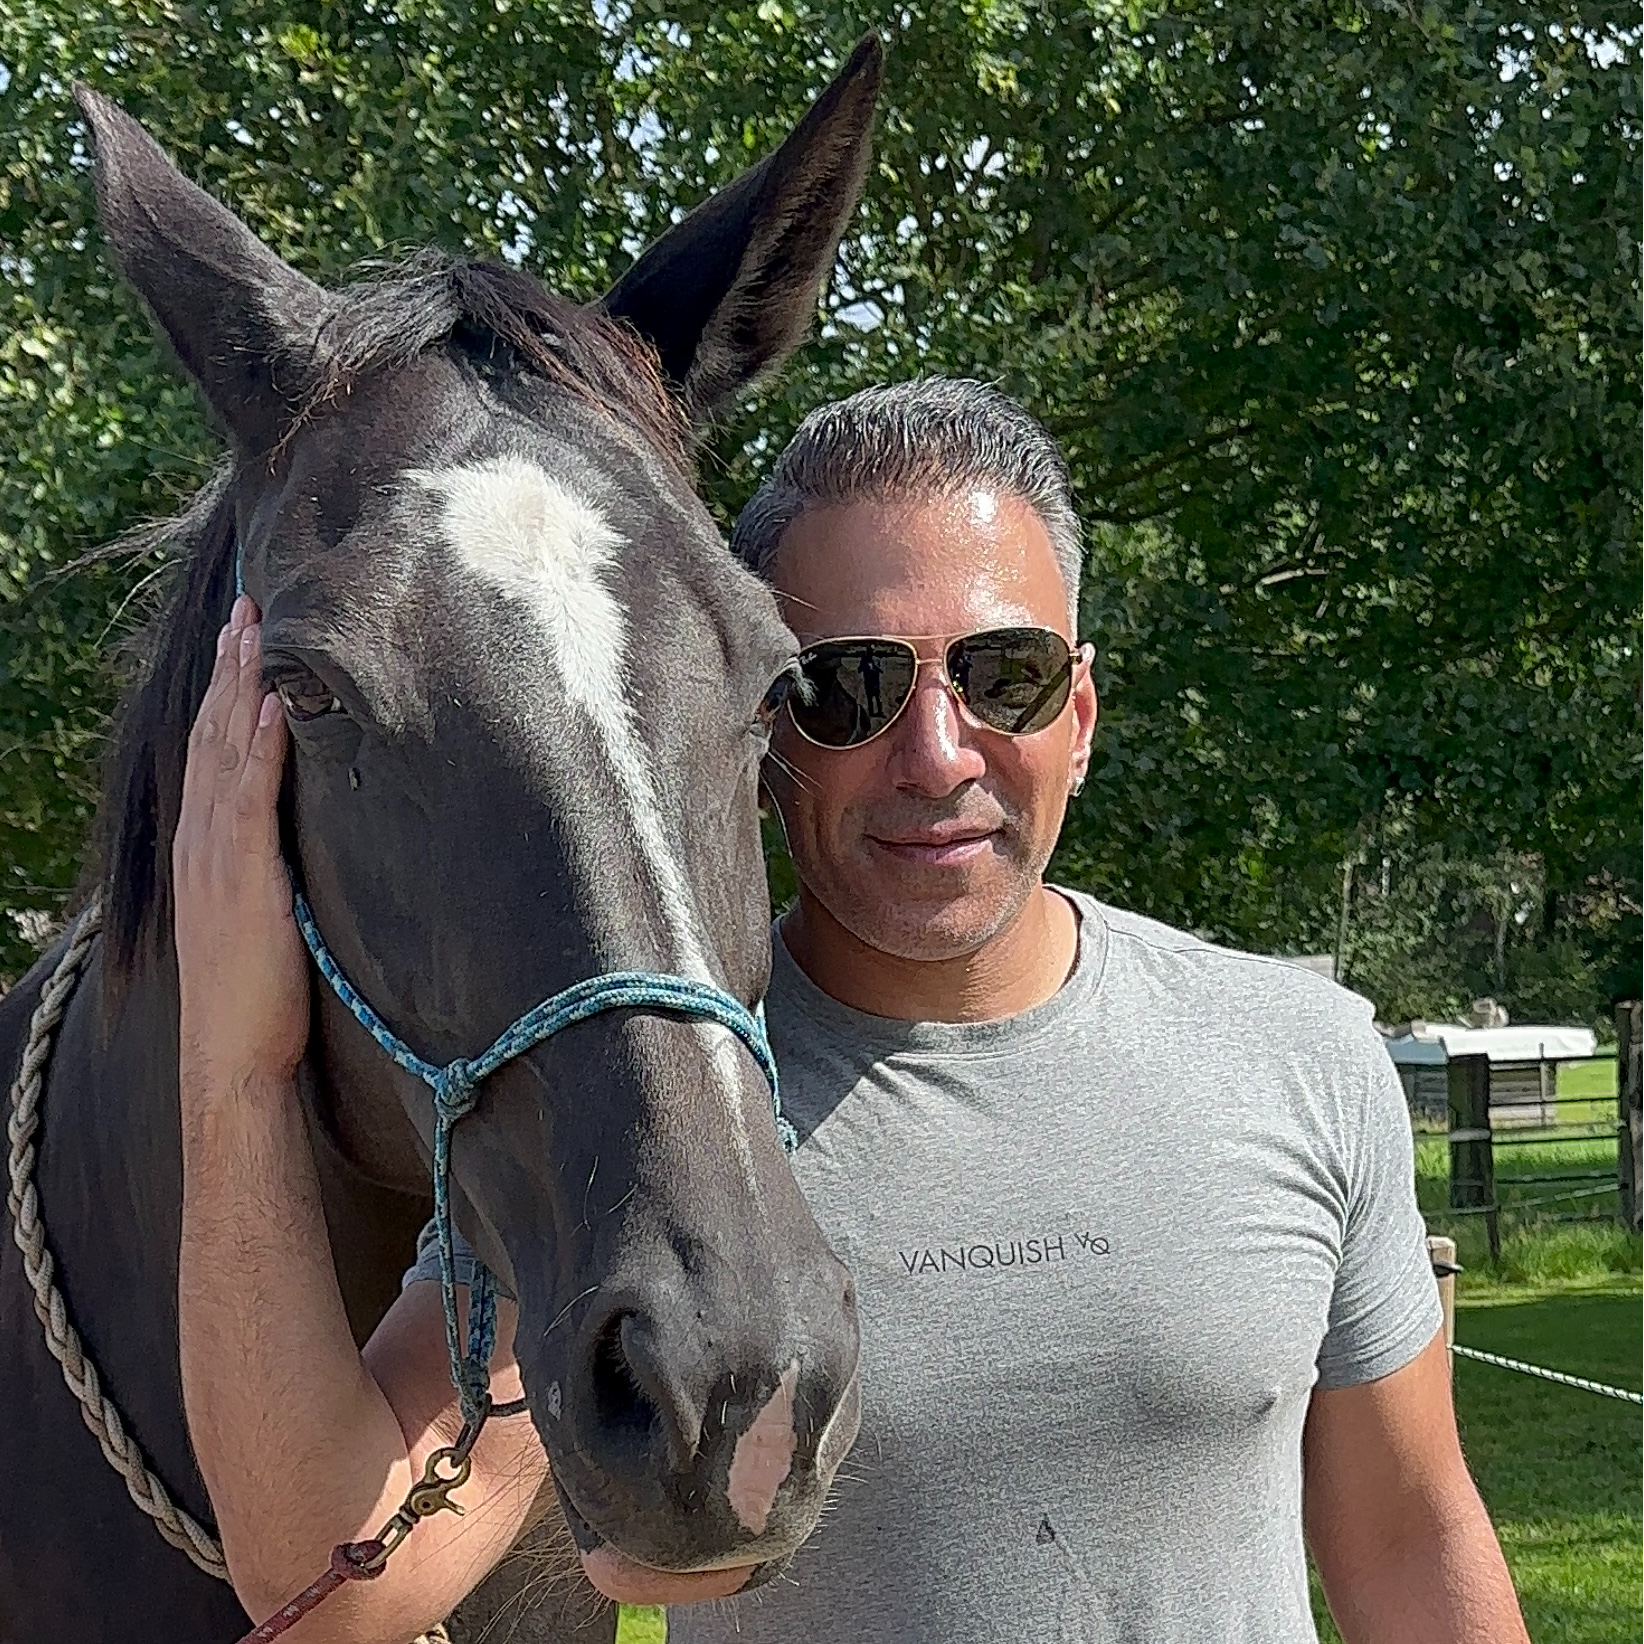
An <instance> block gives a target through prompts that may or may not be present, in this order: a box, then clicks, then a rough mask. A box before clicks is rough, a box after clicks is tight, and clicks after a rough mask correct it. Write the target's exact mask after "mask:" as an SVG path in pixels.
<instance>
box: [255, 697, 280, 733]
mask: <svg viewBox="0 0 1644 1644" xmlns="http://www.w3.org/2000/svg"><path fill="white" fill-rule="evenodd" d="M279 711H280V699H279V698H278V697H277V696H275V694H274V693H273V692H272V691H270V692H269V693H268V695H267V696H265V697H264V698H263V705H262V707H261V708H259V709H258V710H257V724H258V725H259V726H260V727H261V728H262V729H263V730H267V729H268V727H269V726H270V725H272V724H273V723H274V716H275V715H276V714H277V713H279Z"/></svg>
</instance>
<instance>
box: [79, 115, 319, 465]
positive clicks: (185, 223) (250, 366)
mask: <svg viewBox="0 0 1644 1644" xmlns="http://www.w3.org/2000/svg"><path fill="white" fill-rule="evenodd" d="M74 97H75V101H76V102H77V103H78V104H79V105H80V112H81V113H82V114H83V115H84V116H85V119H86V124H87V125H88V126H89V127H90V129H91V136H92V141H93V143H94V145H95V147H96V151H97V204H98V211H99V215H100V216H101V218H102V223H103V230H104V232H105V233H106V234H107V235H108V238H109V242H110V244H111V245H112V246H113V248H114V254H115V257H116V259H117V260H118V262H119V264H120V268H121V271H122V272H123V273H124V274H125V276H126V278H127V279H128V280H129V281H130V282H131V284H132V285H133V286H135V287H136V289H137V293H138V295H139V296H141V297H142V299H143V301H144V302H146V303H147V304H148V306H149V309H150V310H151V312H152V313H153V315H154V318H155V320H156V321H157V322H158V323H159V326H160V329H161V330H162V331H163V332H164V333H165V335H166V337H167V338H168V339H169V341H170V343H171V346H172V347H173V348H174V349H175V350H176V352H177V357H178V359H180V360H181V361H182V363H183V367H184V369H185V370H187V372H188V374H189V375H190V376H191V377H192V378H193V379H194V381H195V383H196V384H197V385H198V386H199V389H200V392H201V393H202V394H203V395H204V396H205V399H206V402H207V404H209V405H210V407H211V409H212V410H213V411H214V412H215V413H216V415H217V417H218V419H219V421H220V422H221V423H222V424H223V426H224V427H225V428H226V429H227V430H228V432H229V435H230V437H231V438H232V439H233V441H234V443H235V444H236V445H237V446H239V447H240V448H241V449H242V451H254V450H259V449H267V448H268V447H270V446H272V445H273V444H274V443H275V442H276V441H277V440H278V439H279V437H280V435H281V433H282V432H283V430H284V426H285V422H286V419H287V418H288V417H289V415H290V414H291V411H292V410H293V409H294V401H295V400H296V399H297V398H298V397H300V395H301V394H302V392H303V389H304V386H305V384H306V383H307V381H308V380H309V376H310V373H311V372H312V370H313V368H314V361H315V351H316V338H317V335H318V333H319V330H320V327H321V325H322V324H323V323H324V321H325V318H326V316H327V314H328V313H329V312H330V299H329V298H328V297H327V295H326V293H325V292H324V291H323V290H321V288H320V287H319V286H317V285H315V284H314V282H313V281H312V280H309V279H307V278H305V277H304V276H303V275H301V274H299V273H298V272H297V271H296V270H295V269H294V268H291V267H289V266H288V265H287V264H286V263H284V262H282V261H281V260H280V258H278V257H277V256H275V254H274V253H273V252H272V251H270V250H269V249H268V247H267V246H265V245H264V244H263V243H262V241H260V240H259V239H258V238H257V236H256V235H255V234H253V233H252V232H251V230H250V229H249V228H247V227H246V226H245V224H244V223H242V222H241V221H240V219H239V218H238V217H236V216H235V215H234V213H233V212H232V211H229V210H228V209H227V208H226V207H224V206H221V205H219V204H218V203H217V202H216V201H215V200H214V199H212V198H211V196H210V195H209V194H206V193H205V192H204V191H203V190H201V189H198V188H196V187H195V186H194V184H193V183H191V182H189V180H188V179H187V178H186V177H184V176H183V174H182V173H181V172H180V171H179V170H178V169H177V168H176V166H174V165H173V164H172V163H171V161H170V160H169V159H168V158H167V157H166V155H165V153H164V152H163V151H162V150H161V148H160V146H159V144H158V143H156V142H155V141H154V139H153V138H152V137H150V136H149V135H148V133H147V132H146V131H144V130H143V128H142V127H141V126H140V125H138V124H137V122H136V121H135V120H133V119H132V118H131V116H130V115H129V114H127V113H126V112H125V110H124V109H122V108H120V107H119V106H118V105H117V104H115V103H112V102H110V101H109V100H108V98H106V97H104V96H102V95H101V94H100V93H98V92H95V91H92V90H91V89H90V88H89V87H87V86H83V85H77V86H76V87H75V88H74Z"/></svg>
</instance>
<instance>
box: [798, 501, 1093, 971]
mask: <svg viewBox="0 0 1644 1644" xmlns="http://www.w3.org/2000/svg"><path fill="white" fill-rule="evenodd" d="M774 582H775V586H776V590H777V594H778V597H779V599H780V600H781V602H782V608H783V614H784V616H786V618H787V620H788V624H789V626H790V627H792V628H793V630H794V632H795V633H797V634H798V635H799V639H800V643H801V644H802V645H808V644H812V643H814V642H815V641H816V640H819V639H830V638H839V637H846V636H850V637H859V636H876V635H894V636H897V637H903V638H915V637H917V638H918V639H919V644H918V650H919V654H920V656H921V657H922V658H933V659H939V658H940V656H941V651H942V643H943V642H944V641H946V640H948V639H950V638H954V637H957V636H959V635H961V634H969V633H976V632H978V631H980V630H983V629H989V628H1012V627H1041V628H1052V629H1054V630H1055V631H1056V632H1057V633H1059V634H1061V635H1062V636H1063V638H1065V639H1068V640H1069V641H1070V642H1071V640H1072V637H1073V636H1072V634H1071V633H1070V632H1069V629H1068V614H1067V594H1066V591H1065V590H1064V588H1063V585H1062V577H1061V572H1060V570H1059V569H1058V567H1057V564H1056V555H1055V551H1054V550H1053V548H1052V547H1051V542H1050V537H1049V535H1048V533H1047V532H1046V530H1045V527H1044V525H1043V523H1042V522H1041V521H1040V519H1039V517H1038V515H1037V514H1035V513H1034V512H1033V510H1032V509H1031V508H1029V507H1028V506H1027V504H1026V503H1024V502H1022V501H1021V500H1020V499H1019V498H1017V497H1014V496H1011V495H1009V494H1006V493H999V492H995V491H993V490H990V489H985V488H981V487H975V488H971V489H966V490H963V491H960V492H958V493H957V494H954V495H950V496H937V497H929V498H921V499H918V500H904V501H897V502H853V503H847V504H841V505H838V506H835V507H828V508H818V509H813V510H810V511H808V512H806V513H805V514H802V515H801V516H800V517H799V518H798V519H797V520H795V521H794V523H793V524H792V525H791V526H789V527H788V529H787V531H786V533H785V534H784V535H783V538H782V543H781V547H780V548H779V550H778V552H777V556H776V564H775V567H774ZM931 636H939V638H933V637H931ZM1095 724H1096V690H1095V686H1094V685H1093V684H1092V682H1091V677H1090V663H1089V660H1088V657H1086V656H1084V655H1081V656H1080V657H1079V660H1078V662H1077V664H1076V666H1075V671H1074V678H1073V691H1072V696H1071V700H1070V702H1069V704H1068V707H1067V709H1066V710H1065V711H1064V712H1063V713H1062V714H1061V715H1060V717H1059V718H1057V719H1056V720H1055V721H1054V722H1053V723H1052V724H1051V725H1049V726H1047V727H1046V728H1045V729H1044V730H1041V731H1036V732H1034V733H1032V734H1031V735H1027V736H1007V735H1005V734H1003V733H1002V732H999V731H994V730H990V729H987V728H985V727H983V726H979V725H978V724H976V723H975V722H974V721H973V720H971V719H970V718H968V717H967V716H966V715H965V714H964V713H963V712H962V711H961V709H960V705H959V703H958V702H957V701H956V700H955V698H954V695H953V693H952V692H951V691H950V690H949V689H948V686H947V683H946V681H945V678H944V675H943V673H942V669H941V666H940V663H939V660H937V661H922V662H921V664H920V667H919V674H918V679H917V681H916V683H915V686H914V692H913V698H912V700H911V701H910V702H909V703H908V704H907V706H906V707H905V708H904V709H903V710H902V712H901V714H900V716H899V717H898V718H897V719H896V721H895V723H894V724H892V725H891V726H890V728H889V729H888V730H886V731H884V732H883V733H882V734H881V735H879V736H877V737H875V738H874V739H873V740H871V741H869V742H866V743H863V744H862V745H861V746H859V747H855V748H839V749H833V748H819V747H816V746H815V745H814V744H812V743H810V742H807V741H806V740H805V739H804V738H803V737H801V736H800V735H799V733H798V732H797V731H796V730H795V729H794V726H793V723H792V721H791V720H790V719H789V718H788V716H787V714H786V713H784V714H782V715H780V716H779V717H778V720H777V726H776V731H775V734H774V737H773V740H772V752H773V754H774V755H775V758H774V759H773V760H772V761H771V764H770V765H769V766H768V767H767V780H768V783H769V787H770V790H771V792H772V795H773V797H774V798H775V799H776V801H777V803H778V806H779V808H780V810H781V812H782V819H783V823H784V825H785V827H786V829H787V834H788V843H789V847H790V849H791V850H792V852H793V858H794V864H795V866H796V868H797V869H798V872H799V878H800V880H801V882H802V883H803V885H804V887H805V889H806V890H807V891H808V892H809V893H810V895H811V896H813V897H814V898H815V899H816V900H817V901H819V902H820V903H821V904H822V906H823V907H824V908H825V909H826V910H827V911H828V912H829V913H830V914H831V915H832V916H833V918H834V919H835V920H837V921H838V923H839V924H841V925H843V926H844V927H845V928H846V929H847V930H849V931H850V932H851V933H852V934H853V935H854V936H856V937H857V938H858V939H859V940H860V941H862V942H865V943H867V944H868V945H869V946H870V947H873V948H877V949H878V950H880V951H881V952H883V953H888V954H893V955H895V956H897V957H898V958H904V959H921V960H940V959H952V958H956V957H958V956H960V955H963V954H968V953H974V952H975V951H976V950H977V949H978V948H980V947H982V946H983V945H984V944H985V943H986V942H988V941H989V940H990V939H991V938H992V937H994V936H996V935H997V934H999V932H1001V931H1002V930H1004V929H1005V928H1006V927H1008V926H1009V925H1010V924H1011V922H1012V921H1013V920H1014V919H1015V918H1016V916H1017V915H1018V914H1019V913H1020V912H1021V910H1022V908H1023V907H1024V906H1025V905H1026V903H1027V901H1028V899H1029V898H1030V897H1031V896H1032V895H1033V893H1034V891H1035V889H1036V888H1037V886H1038V884H1039V882H1040V876H1041V875H1042V874H1043V872H1044V868H1045V864H1046V862H1048V861H1049V859H1050V853H1051V850H1052V849H1053V848H1054V846H1055V844H1056V836H1057V833H1058V832H1059V831H1060V829H1061V825H1062V815H1063V812H1064V810H1065V808H1066V804H1067V796H1068V792H1069V789H1070V788H1071V786H1072V784H1073V782H1074V781H1075V779H1076V778H1078V777H1080V776H1082V775H1083V773H1084V770H1085V766H1086V764H1087V763H1088V761H1089V758H1090V738H1091V733H1092V731H1093V730H1094V728H1095Z"/></svg>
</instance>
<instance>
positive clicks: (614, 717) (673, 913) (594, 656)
mask: <svg viewBox="0 0 1644 1644" xmlns="http://www.w3.org/2000/svg"><path fill="white" fill-rule="evenodd" d="M406 478H407V479H408V480H410V481H412V482H413V483H414V484H416V485H420V486H421V487H423V489H425V490H427V491H431V492H433V493H434V495H435V496H437V497H438V498H439V499H440V503H441V508H440V523H441V525H442V527H443V529H444V531H445V536H446V539H447V540H448V541H449V542H450V544H451V546H452V547H453V548H454V549H455V550H456V551H457V554H458V555H459V556H460V558H461V560H462V563H463V564H464V565H465V566H466V567H467V568H468V569H469V570H470V571H471V572H473V573H474V574H475V575H477V576H479V577H480V578H481V579H482V580H484V581H485V582H487V583H489V584H490V586H491V587H493V588H495V589H497V590H498V591H499V592H501V593H503V594H505V595H507V596H508V598H510V599H513V600H517V601H518V602H519V603H520V604H522V605H524V606H526V607H527V608H528V609H529V610H530V611H531V612H532V614H533V615H534V616H535V618H536V620H537V622H538V623H539V624H540V625H541V627H542V629H543V631H544V632H545V634H546V635H547V639H548V651H549V655H550V656H551V657H552V658H553V662H554V667H555V672H556V673H557V675H558V677H559V680H560V682H561V684H562V685H563V686H564V689H565V695H566V699H567V700H568V701H569V702H571V703H572V704H574V705H575V706H576V707H577V708H578V709H580V710H581V711H582V712H584V713H585V714H587V716H588V718H589V720H590V721H591V722H592V724H593V727H594V731H595V734H596V735H597V736H598V738H599V741H600V745H601V747H602V748H603V749H604V752H605V756H606V759H607V761H608V762H609V766H610V771H611V775H612V776H613V777H614V778H615V781H616V787H617V792H618V796H619V798H620V800H621V802H622V808H623V810H624V812H625V813H626V815H627V816H628V817H629V819H630V820H631V822H632V824H633V827H634V831H635V833H636V834H637V835H638V838H639V846H640V854H641V856H642V858H643V859H644V861H645V862H646V864H647V865H648V867H649V869H650V873H651V878H652V882H653V884H654V886H655V889H656V893H657V899H658V902H659V904H660V906H661V909H662V915H663V919H664V922H665V923H666V926H667V928H668V931H669V933H670V934H671V936H672V937H673V941H674V948H675V951H674V953H673V954H672V955H671V956H670V963H672V964H673V966H674V967H675V969H676V970H677V971H678V972H679V974H680V975H682V976H688V977H690V978H692V979H693V980H694V981H699V982H708V983H715V984H717V982H718V978H717V977H715V976H714V975H713V973H712V970H711V969H710V967H709V965H708V960H707V956H706V954H705V953H704V950H703V946H702V940H701V936H700V924H699V921H698V919H697V914H696V906H695V901H694V898H693V896H692V894H691V887H690V883H689V881H688V880H687V879H686V877H685V875H684V873H683V872H682V871H681V869H680V866H679V860H678V857H677V856H676V855H675V853H674V849H673V846H672V844H671V843H670V841H669V839H668V836H667V832H666V830H665V829H664V828H663V826H662V817H661V813H660V811H659V809H658V806H657V799H656V786H655V784H654V783H653V782H652V781H651V771H650V766H649V763H648V761H647V755H646V750H645V744H644V742H643V741H642V740H641V739H640V735H639V731H638V727H637V726H636V725H635V723H634V712H633V706H632V704H631V703H630V702H629V700H628V680H627V644H628V624H627V618H626V616H625V615H624V613H623V609H622V605H621V603H620V602H619V601H618V599H617V598H616V596H615V595H614V594H613V593H612V592H611V589H610V585H609V578H610V577H611V576H612V575H613V574H614V573H615V572H616V571H617V569H618V565H617V549H618V547H619V546H620V545H621V542H622V538H621V536H620V535H619V534H618V532H617V531H616V529H615V528H614V527H613V526H612V524H611V522H610V521H609V520H608V519H607V518H606V517H605V514H604V513H603V512H602V511H601V509H600V508H599V507H598V506H597V505H596V504H594V503H593V502H590V501H589V500H588V499H587V498H586V497H581V496H578V495H577V493H576V492H575V491H573V490H572V489H571V488H570V487H568V486H567V485H565V484H564V483H563V482H562V481H561V480H559V479H556V478H555V477H554V476H553V475H552V474H550V473H548V472H547V471H546V470H545V469H543V468H541V467H539V466H538V465H537V464H536V463H534V462H529V461H527V460H526V459H524V458H523V457H490V458H487V459H486V460H485V461H483V462H475V463H466V464H459V465H458V466H456V467H452V468H438V469H413V470H411V471H410V472H408V473H407V475H406ZM695 1026H696V1031H697V1033H698V1034H699V1035H700V1036H701V1037H702V1038H703V1039H704V1041H705V1042H706V1043H707V1044H708V1045H709V1047H710V1050H711V1052H712V1055H713V1059H714V1063H715V1066H716V1067H717V1068H718V1070H719V1072H720V1075H721V1078H720V1084H721V1086H722V1088H723V1090H724V1092H725V1096H726V1103H727V1106H728V1107H729V1109H730V1117H731V1131H732V1141H733V1145H734V1146H735V1148H736V1152H737V1157H738V1160H739V1162H740V1163H741V1165H742V1169H743V1171H744V1173H745V1175H746V1177H747V1180H748V1182H749V1183H750V1184H751V1185H753V1186H754V1191H755V1194H756V1195H757V1194H758V1187H757V1178H756V1176H755V1173H754V1161H753V1152H752V1149H751V1147H750V1145H749V1142H748V1135H747V1128H746V1123H745V1119H744V1115H743V1112H742V1098H741V1095H740V1091H741V1080H740V1079H739V1077H738V1072H739V1068H738V1060H739V1055H740V1052H739V1050H738V1048H737V1042H736V1039H735V1036H734V1035H732V1034H731V1033H729V1032H728V1031H726V1030H725V1029H724V1028H721V1027H719V1026H717V1025H715V1024H713V1023H706V1022H702V1023H697V1024H695Z"/></svg>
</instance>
